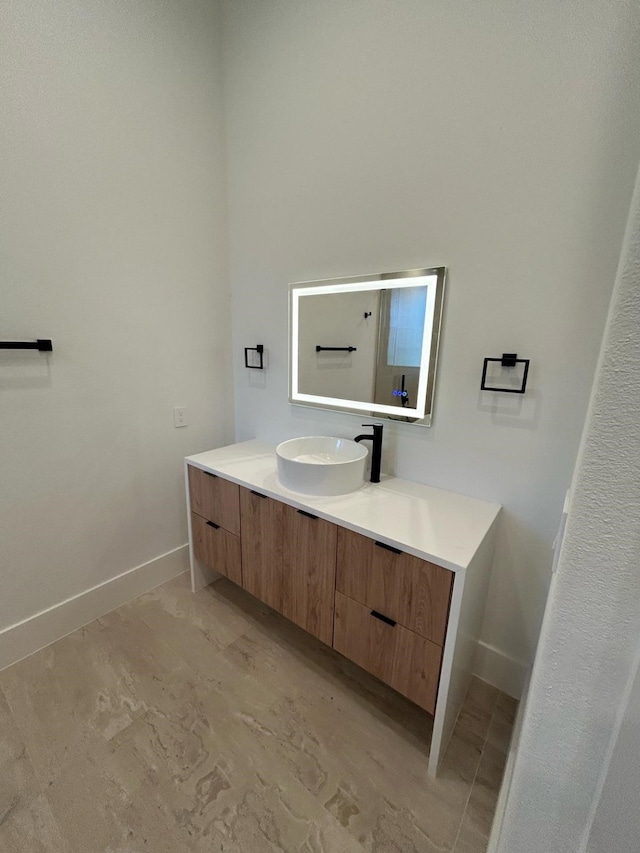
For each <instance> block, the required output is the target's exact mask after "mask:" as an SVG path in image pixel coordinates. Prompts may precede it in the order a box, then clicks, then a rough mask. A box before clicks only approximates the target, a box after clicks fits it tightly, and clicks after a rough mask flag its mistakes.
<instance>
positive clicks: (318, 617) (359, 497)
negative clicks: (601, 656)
mask: <svg viewBox="0 0 640 853" xmlns="http://www.w3.org/2000/svg"><path fill="white" fill-rule="evenodd" d="M185 478H186V491H187V508H188V519H189V552H190V559H191V578H192V588H193V591H194V592H196V591H197V590H198V589H201V588H202V587H203V586H206V585H207V584H209V583H211V582H212V581H213V580H215V579H216V578H217V577H219V576H220V575H224V576H226V577H227V578H229V580H231V581H233V582H234V583H237V584H238V585H240V586H242V587H243V588H244V589H246V590H247V592H249V593H251V595H254V596H255V597H256V598H259V599H260V600H261V601H263V602H265V603H266V604H268V605H269V606H270V607H272V608H273V609H274V610H276V611H278V612H279V613H281V614H282V615H283V616H285V617H286V618H287V619H290V620H291V621H292V622H295V624H297V625H299V626H300V627H301V628H303V629H304V630H306V631H308V632H309V633H311V634H313V635H314V636H316V637H318V639H320V640H321V641H322V642H323V643H326V644H327V645H329V646H332V647H333V648H334V649H335V650H336V651H338V652H340V653H341V654H343V655H345V656H346V657H347V658H349V659H351V660H352V661H354V662H355V663H357V664H358V665H360V666H361V667H363V669H366V670H367V671H368V672H370V673H372V674H373V675H375V676H377V677H378V678H380V679H381V680H382V681H384V682H386V683H387V684H389V685H390V686H391V687H393V688H395V689H396V690H398V691H399V692H400V693H402V694H403V695H405V696H407V697H408V698H409V699H411V700H412V701H413V702H415V703H416V704H418V705H419V706H420V707H422V708H424V709H425V710H426V711H427V712H429V713H430V714H433V716H434V726H433V736H432V740H431V749H430V755H429V773H430V774H432V775H435V773H436V771H437V767H438V764H439V761H440V758H441V756H442V754H443V753H444V750H445V749H446V745H447V743H448V740H449V737H450V735H451V732H452V730H453V726H454V724H455V721H456V718H457V715H458V711H459V708H460V705H461V703H462V700H463V699H464V695H465V693H466V689H467V686H468V683H469V679H470V677H471V672H472V667H473V663H474V656H475V649H476V645H477V642H478V639H479V634H480V629H481V627H482V620H483V615H484V607H485V601H486V594H487V589H488V584H489V576H490V571H491V563H492V557H493V545H494V536H495V528H496V519H497V517H498V514H499V512H500V507H499V506H498V505H497V504H491V503H486V502H484V501H479V500H476V499H473V498H468V497H465V496H463V495H458V494H454V493H451V492H446V491H443V490H441V489H434V488H431V487H429V486H425V485H421V484H418V483H412V482H409V481H406V480H401V479H399V478H395V477H387V476H383V477H382V481H381V482H380V483H377V484H372V483H365V484H364V485H363V486H362V487H361V488H360V489H358V490H357V491H355V492H352V493H350V494H346V495H339V496H331V497H316V496H307V495H301V494H298V493H296V492H292V491H289V490H288V489H286V488H285V487H284V486H282V485H281V484H280V482H279V480H278V478H277V474H276V456H275V448H274V447H273V446H271V445H269V444H265V443H264V442H260V441H247V442H243V443H241V444H234V445H231V446H229V447H222V448H219V449H217V450H211V451H207V452H206V453H199V454H196V455H194V456H189V457H187V459H186V460H185Z"/></svg>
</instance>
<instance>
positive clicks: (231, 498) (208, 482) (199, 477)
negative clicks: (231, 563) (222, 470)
mask: <svg viewBox="0 0 640 853" xmlns="http://www.w3.org/2000/svg"><path fill="white" fill-rule="evenodd" d="M239 492H240V487H239V486H238V485H236V483H231V482H230V481H229V480H225V479H224V478H223V477H218V476H217V475H216V474H210V473H209V472H208V471H202V470H200V468H195V467H194V466H193V465H190V466H189V499H190V502H191V512H196V513H197V514H198V515H200V516H202V518H205V519H207V520H208V521H213V522H214V523H215V524H219V525H220V527H222V528H224V529H225V530H228V531H229V533H233V534H234V536H239V535H240V497H239Z"/></svg>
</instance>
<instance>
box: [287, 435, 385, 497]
mask: <svg viewBox="0 0 640 853" xmlns="http://www.w3.org/2000/svg"><path fill="white" fill-rule="evenodd" d="M368 453H369V451H368V450H367V448H366V447H363V446H362V445H361V444H358V443H357V442H356V441H352V440H351V439H350V438H331V437H328V436H322V435H309V436H305V437H304V438H292V439H290V440H289V441H283V442H282V444H279V445H278V446H277V447H276V459H277V464H278V479H279V480H280V482H281V484H282V485H283V486H285V488H287V489H291V491H293V492H301V493H302V494H305V495H346V494H349V492H354V491H355V490H356V489H359V488H360V486H361V485H362V484H363V482H364V465H365V461H366V458H367V455H368Z"/></svg>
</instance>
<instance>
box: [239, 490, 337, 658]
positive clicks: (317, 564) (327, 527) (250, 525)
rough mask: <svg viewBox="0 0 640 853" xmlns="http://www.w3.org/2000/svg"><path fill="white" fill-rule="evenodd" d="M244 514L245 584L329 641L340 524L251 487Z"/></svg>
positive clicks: (243, 502)
mask: <svg viewBox="0 0 640 853" xmlns="http://www.w3.org/2000/svg"><path fill="white" fill-rule="evenodd" d="M240 513H241V519H242V578H243V586H244V588H245V589H246V590H247V592H250V593H251V594H252V595H255V597H256V598H259V599H260V600H261V601H264V602H265V604H268V605H269V606H270V607H273V609H274V610H277V611H278V613H282V615H283V616H286V618H287V619H290V620H291V621H292V622H294V623H295V624H296V625H299V626H300V627H301V628H304V629H305V631H308V632H309V633H310V634H313V635H314V636H315V637H318V639H320V640H322V641H323V642H324V643H327V645H331V642H332V639H333V618H334V590H335V571H336V543H337V527H336V525H335V524H331V523H330V522H328V521H324V520H323V519H321V518H318V517H317V516H314V515H313V514H312V513H308V512H305V511H303V510H297V509H295V508H294V507H291V506H288V505H286V504H283V503H281V502H280V501H277V500H273V499H272V498H269V497H266V496H265V495H262V494H260V493H259V492H255V491H251V490H249V489H240Z"/></svg>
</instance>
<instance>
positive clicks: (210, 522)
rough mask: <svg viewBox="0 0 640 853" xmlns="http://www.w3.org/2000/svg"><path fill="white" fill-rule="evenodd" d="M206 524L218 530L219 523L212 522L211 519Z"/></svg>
mask: <svg viewBox="0 0 640 853" xmlns="http://www.w3.org/2000/svg"><path fill="white" fill-rule="evenodd" d="M207 526H208V527H213V529H214V530H220V525H219V524H214V523H213V521H207Z"/></svg>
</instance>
